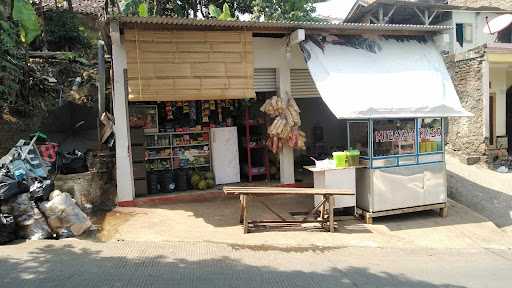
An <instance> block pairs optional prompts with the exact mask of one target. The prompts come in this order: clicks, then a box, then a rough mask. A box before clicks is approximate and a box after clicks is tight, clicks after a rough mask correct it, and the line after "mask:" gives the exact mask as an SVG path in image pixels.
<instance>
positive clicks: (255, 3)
mask: <svg viewBox="0 0 512 288" xmlns="http://www.w3.org/2000/svg"><path fill="white" fill-rule="evenodd" d="M112 1H116V0H110V2H112ZM117 1H120V2H119V3H121V6H122V7H123V8H122V13H123V14H125V15H130V16H172V17H183V18H218V19H221V18H219V15H211V11H210V7H211V6H212V5H213V7H215V8H217V7H223V8H222V10H223V11H224V6H225V5H227V6H228V7H229V11H230V12H231V13H230V14H231V15H233V17H234V18H237V17H238V16H237V15H240V14H246V13H248V14H252V15H253V17H252V18H253V19H254V20H261V19H262V18H263V19H265V20H271V21H319V20H320V19H319V18H317V17H314V16H313V13H314V12H315V7H314V6H313V3H316V2H318V0H226V1H223V0H124V1H121V0H117ZM107 2H108V1H107ZM217 9H218V10H220V9H219V8H217ZM212 11H217V10H215V9H214V10H212ZM221 14H222V13H221ZM222 18H226V17H222ZM227 18H230V17H227Z"/></svg>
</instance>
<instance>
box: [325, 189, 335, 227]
mask: <svg viewBox="0 0 512 288" xmlns="http://www.w3.org/2000/svg"><path fill="white" fill-rule="evenodd" d="M327 197H329V231H330V232H331V233H332V232H334V196H332V195H327Z"/></svg>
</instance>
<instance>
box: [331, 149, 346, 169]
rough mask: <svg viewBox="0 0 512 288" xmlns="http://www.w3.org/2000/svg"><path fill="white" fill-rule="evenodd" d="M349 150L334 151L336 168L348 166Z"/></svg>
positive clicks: (333, 156)
mask: <svg viewBox="0 0 512 288" xmlns="http://www.w3.org/2000/svg"><path fill="white" fill-rule="evenodd" d="M347 156H348V154H347V152H346V151H345V152H332V158H333V159H334V161H335V162H336V168H343V167H347Z"/></svg>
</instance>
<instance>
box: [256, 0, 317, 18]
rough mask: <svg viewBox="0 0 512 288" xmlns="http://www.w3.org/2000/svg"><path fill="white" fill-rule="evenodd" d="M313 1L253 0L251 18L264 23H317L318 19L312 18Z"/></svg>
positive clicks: (313, 10)
mask: <svg viewBox="0 0 512 288" xmlns="http://www.w3.org/2000/svg"><path fill="white" fill-rule="evenodd" d="M316 2H318V1H315V0H254V1H253V2H252V6H253V18H254V19H257V20H259V19H260V18H261V17H263V18H264V19H265V20H266V21H298V22H304V21H306V22H318V21H321V19H320V18H318V17H315V16H313V13H314V12H315V6H313V4H314V3H316Z"/></svg>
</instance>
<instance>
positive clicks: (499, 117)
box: [489, 64, 512, 136]
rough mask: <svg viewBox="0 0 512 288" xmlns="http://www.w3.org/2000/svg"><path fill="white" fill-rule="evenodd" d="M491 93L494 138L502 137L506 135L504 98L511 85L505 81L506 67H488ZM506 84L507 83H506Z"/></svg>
mask: <svg viewBox="0 0 512 288" xmlns="http://www.w3.org/2000/svg"><path fill="white" fill-rule="evenodd" d="M489 72H490V81H491V89H490V92H491V93H495V94H496V136H504V135H506V134H507V127H506V113H507V112H506V103H507V102H506V99H507V98H506V96H507V88H508V87H510V86H509V85H510V84H512V83H510V82H508V81H507V74H508V72H507V66H506V65H496V64H495V65H493V64H491V66H490V71H489ZM507 82H508V83H507Z"/></svg>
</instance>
